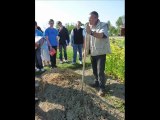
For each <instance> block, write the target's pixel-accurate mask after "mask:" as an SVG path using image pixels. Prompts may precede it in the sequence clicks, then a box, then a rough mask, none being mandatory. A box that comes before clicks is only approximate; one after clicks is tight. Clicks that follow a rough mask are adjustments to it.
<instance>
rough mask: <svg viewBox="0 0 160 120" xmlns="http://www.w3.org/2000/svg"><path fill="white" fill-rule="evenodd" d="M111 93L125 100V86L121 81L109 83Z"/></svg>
mask: <svg viewBox="0 0 160 120" xmlns="http://www.w3.org/2000/svg"><path fill="white" fill-rule="evenodd" d="M107 87H108V89H109V93H110V94H111V95H113V96H116V97H118V98H121V99H123V100H125V86H124V84H121V83H113V84H108V85H107Z"/></svg>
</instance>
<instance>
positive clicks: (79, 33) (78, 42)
mask: <svg viewBox="0 0 160 120" xmlns="http://www.w3.org/2000/svg"><path fill="white" fill-rule="evenodd" d="M84 38H85V34H84V30H83V29H82V28H81V22H80V21H77V24H76V28H74V29H73V30H72V31H71V45H72V47H73V60H72V64H75V63H76V59H77V51H78V53H79V63H80V64H82V48H83V44H84Z"/></svg>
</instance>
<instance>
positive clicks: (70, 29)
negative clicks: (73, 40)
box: [65, 23, 75, 34]
mask: <svg viewBox="0 0 160 120" xmlns="http://www.w3.org/2000/svg"><path fill="white" fill-rule="evenodd" d="M65 27H66V28H67V30H68V33H69V34H70V33H71V31H72V30H73V29H74V28H75V26H74V25H73V24H69V23H66V24H65Z"/></svg>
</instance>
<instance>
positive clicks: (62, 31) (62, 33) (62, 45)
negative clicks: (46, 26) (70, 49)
mask: <svg viewBox="0 0 160 120" xmlns="http://www.w3.org/2000/svg"><path fill="white" fill-rule="evenodd" d="M57 26H58V27H59V29H58V31H59V34H58V36H59V59H60V63H61V64H62V63H63V61H64V62H68V60H67V45H69V41H70V40H69V34H68V30H67V29H66V28H65V27H64V26H63V25H62V22H61V21H58V22H57ZM62 49H63V51H62ZM63 53H64V60H63Z"/></svg>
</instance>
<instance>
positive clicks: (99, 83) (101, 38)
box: [86, 11, 111, 96]
mask: <svg viewBox="0 0 160 120" xmlns="http://www.w3.org/2000/svg"><path fill="white" fill-rule="evenodd" d="M98 17H99V15H98V13H97V12H96V11H92V12H91V13H90V16H89V22H88V23H87V24H86V32H87V36H86V42H87V43H86V54H87V55H88V53H89V51H90V55H91V64H92V70H93V74H94V76H95V81H94V84H90V86H92V87H98V88H99V91H98V95H100V96H104V95H105V83H106V78H105V74H104V70H105V63H106V54H108V53H111V50H110V42H109V36H108V29H107V23H104V22H101V21H100V20H99V19H98Z"/></svg>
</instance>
